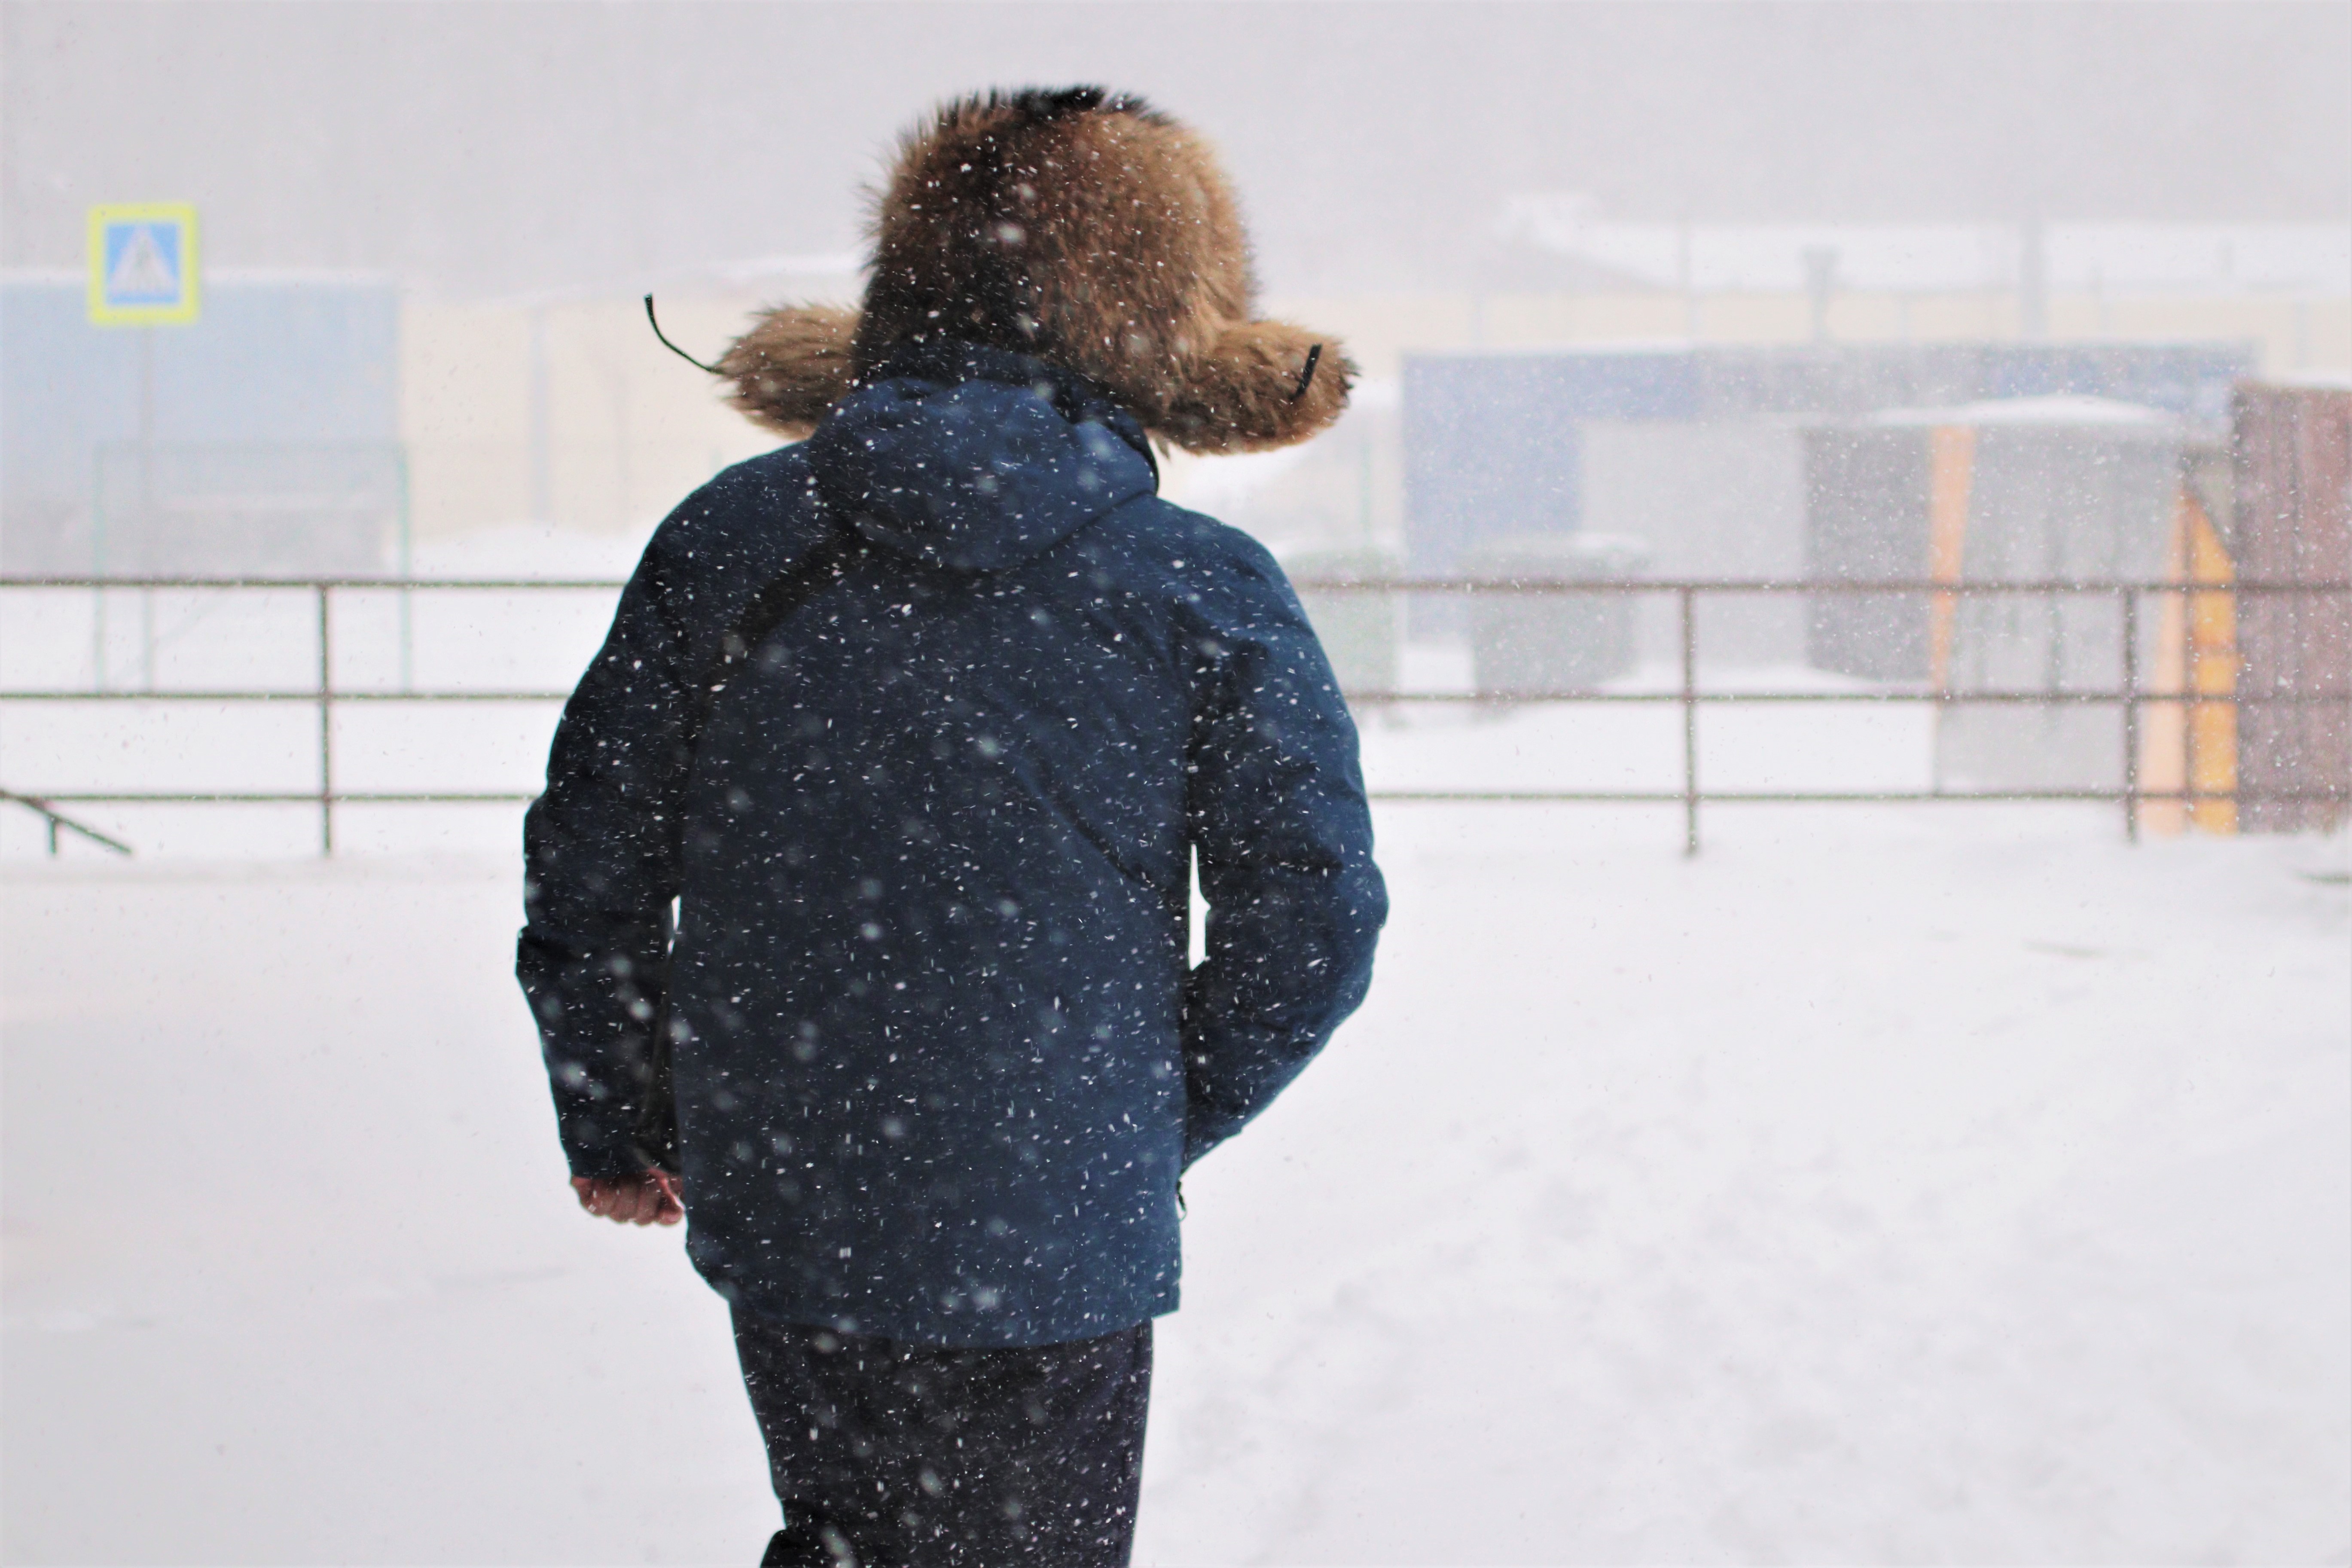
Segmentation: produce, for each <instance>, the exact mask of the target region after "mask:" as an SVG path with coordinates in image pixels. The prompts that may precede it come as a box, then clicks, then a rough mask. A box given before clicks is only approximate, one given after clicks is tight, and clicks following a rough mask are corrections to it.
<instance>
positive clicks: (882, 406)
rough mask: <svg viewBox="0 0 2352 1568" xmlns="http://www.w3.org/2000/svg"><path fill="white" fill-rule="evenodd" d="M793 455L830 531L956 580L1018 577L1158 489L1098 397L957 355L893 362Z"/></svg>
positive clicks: (1011, 363) (916, 351)
mask: <svg viewBox="0 0 2352 1568" xmlns="http://www.w3.org/2000/svg"><path fill="white" fill-rule="evenodd" d="M806 451H807V453H808V459H809V465H810V469H811V472H812V473H813V474H814V478H815V480H816V488H817V493H818V495H819V496H820V497H822V498H823V500H824V503H825V505H826V507H827V508H828V509H829V510H832V511H833V513H834V514H835V516H836V517H839V518H841V519H843V520H844V521H846V522H848V524H849V525H850V526H851V527H853V528H855V529H856V531H857V532H858V533H859V534H860V535H861V536H862V537H864V538H866V539H867V540H870V541H872V542H874V543H877V544H879V545H882V546H884V547H886V548H887V549H890V550H893V551H896V552H898V553H899V554H901V555H905V556H908V557H910V558H911V559H913V560H916V561H920V562H924V563H929V564H930V565H933V566H942V567H946V568H948V569H950V570H951V571H957V572H994V571H1002V570H1003V569H1004V568H1006V567H1010V566H1015V565H1018V564H1020V563H1022V562H1024V561H1027V560H1029V559H1030V558H1031V557H1033V556H1035V555H1037V554H1040V553H1042V552H1045V551H1046V550H1049V549H1051V548H1053V547H1054V546H1055V545H1056V544H1058V543H1060V542H1062V541H1063V540H1065V539H1067V538H1068V537H1069V536H1070V535H1071V534H1073V533H1076V531H1078V530H1080V529H1082V528H1084V527H1086V526H1087V524H1088V523H1090V522H1093V521H1095V520H1096V519H1097V518H1099V517H1102V516H1105V515H1106V514H1108V512H1110V511H1111V510H1114V509H1116V508H1118V507H1119V506H1122V505H1124V504H1126V503H1127V502H1128V501H1130V500H1134V499H1135V498H1136V497H1138V496H1140V495H1149V494H1150V493H1151V492H1152V491H1153V490H1155V489H1158V488H1159V480H1160V475H1159V470H1158V467H1157V465H1156V464H1154V462H1153V461H1152V459H1151V455H1150V440H1149V438H1148V437H1146V436H1145V434H1144V432H1143V428H1142V426H1139V425H1138V424H1137V423H1136V421H1135V420H1134V418H1133V417H1132V416H1129V414H1127V413H1126V412H1125V411H1124V410H1123V409H1121V408H1120V407H1119V406H1118V404H1116V403H1115V402H1113V401H1112V400H1111V398H1110V397H1109V396H1108V395H1107V394H1106V393H1104V392H1103V390H1102V389H1101V388H1100V387H1098V386H1096V385H1094V384H1091V383H1089V382H1087V380H1086V378H1084V377H1083V376H1079V375H1076V374H1073V373H1071V372H1069V371H1066V370H1062V369H1059V368H1057V367H1055V366H1052V365H1049V364H1047V363H1045V362H1044V361H1042V360H1038V359H1034V358H1031V357H1029V356H1027V355H1024V354H1016V353H1006V352H1004V351H1003V350H1001V349H991V348H985V347H982V346H979V345H975V344H970V343H936V344H930V345H914V346H910V347H909V348H908V349H906V350H904V351H902V352H901V353H898V354H897V355H895V356H893V358H892V359H891V360H890V361H889V362H888V363H887V364H886V365H885V366H884V367H883V370H882V374H881V376H880V377H879V379H877V381H875V382H874V383H873V384H871V385H868V386H866V387H865V388H863V389H862V390H860V391H857V392H855V393H852V394H851V395H849V396H847V397H845V398H844V399H843V400H842V401H841V402H840V403H838V404H836V405H835V406H834V409H833V411H832V413H830V414H829V415H827V416H825V418H824V421H823V422H822V423H821V424H819V425H818V426H817V428H816V432H815V434H814V435H813V436H812V437H810V438H809V441H808V445H807V447H806Z"/></svg>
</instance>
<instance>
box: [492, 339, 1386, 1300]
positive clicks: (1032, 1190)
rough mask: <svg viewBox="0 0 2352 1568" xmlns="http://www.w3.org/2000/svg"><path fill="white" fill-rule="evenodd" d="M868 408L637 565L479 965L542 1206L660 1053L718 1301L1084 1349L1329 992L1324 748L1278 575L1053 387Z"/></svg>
mask: <svg viewBox="0 0 2352 1568" xmlns="http://www.w3.org/2000/svg"><path fill="white" fill-rule="evenodd" d="M890 369H891V371H892V372H893V373H894V374H892V375H891V376H890V377H889V378H888V379H885V380H882V381H880V382H878V383H877V384H873V385H870V386H868V387H867V388H866V389H864V390H862V391H859V392H857V393H856V394H854V395H851V396H850V397H848V398H847V399H845V401H844V402H843V403H841V404H840V405H838V406H837V407H836V408H835V410H834V412H833V413H832V414H831V415H830V416H828V417H827V418H826V420H825V421H824V424H823V425H821V426H819V427H818V429H817V432H816V434H815V435H814V436H813V437H811V438H810V439H809V440H807V441H806V442H804V443H803V444H801V445H799V446H796V447H786V448H784V449H782V450H781V451H778V452H774V453H772V454H770V455H769V456H766V457H763V458H755V459H753V460H752V461H750V462H747V463H742V464H740V465H738V466H737V467H735V468H730V469H728V470H727V471H725V472H724V473H722V474H720V475H719V477H718V478H716V479H713V480H711V481H710V483H709V484H708V485H706V486H704V487H703V488H702V489H700V490H698V491H697V492H696V493H695V495H694V496H693V497H691V498H690V499H689V500H688V501H687V502H686V503H685V504H684V505H683V506H681V507H680V508H678V510H677V511H676V512H675V513H674V514H672V516H671V517H670V518H669V519H668V521H666V522H665V523H663V525H662V527H661V529H660V530H659V531H657V532H656V534H655V535H654V538H653V542H651V544H650V545H649V546H648V547H647V548H646V554H645V558H644V561H643V562H642V563H641V564H640V565H639V566H638V568H637V572H636V574H635V578H634V579H633V580H632V581H631V582H630V584H629V586H628V589H627V591H626V592H625V594H624V595H622V598H621V604H620V609H619V613H618V615H617V616H615V618H614V624H613V628H612V632H611V635H610V637H608V639H607V641H606V642H605V645H604V649H603V651H602V652H601V653H600V654H598V656H597V658H596V660H595V662H594V663H593V665H592V666H591V667H590V668H589V670H588V672H587V674H586V676H585V677H583V679H582V680H581V683H580V687H579V689H578V690H577V691H576V692H575V693H574V694H573V696H572V700H571V703H570V705H569V706H568V707H567V708H566V709H565V710H564V715H563V721H562V727H561V728H560V730H559V731H557V734H556V739H555V746H554V752H553V755H552V756H551V759H550V761H549V763H548V781H547V792H546V794H545V795H541V797H540V799H539V801H538V803H537V804H536V805H533V806H532V807H531V810H530V818H529V822H528V826H527V827H526V830H525V834H526V854H527V858H528V875H529V886H528V893H527V910H528V915H529V923H528V924H527V925H526V926H525V928H524V930H523V933H522V940H521V950H520V965H519V967H520V974H521V978H522V982H523V986H524V990H525V992H526V993H527V994H528V995H529V996H530V1002H531V1005H532V1007H533V1009H534V1011H535V1012H536V1014H537V1016H538V1018H539V1021H540V1025H541V1031H542V1034H543V1037H544V1041H545V1046H546V1054H547V1063H548V1067H549V1070H550V1073H551V1077H552V1079H553V1084H554V1091H555V1102H556V1110H557V1114H558V1118H559V1121H560V1123H561V1127H562V1137H563V1142H564V1146H565V1149H566V1152H568V1153H569V1155H570V1157H571V1161H572V1170H573V1173H575V1174H581V1175H598V1174H613V1173H622V1172H627V1171H635V1170H638V1169H641V1168H643V1165H644V1164H645V1163H646V1162H645V1158H644V1156H643V1154H642V1152H641V1150H642V1149H643V1147H644V1145H643V1143H642V1142H641V1138H642V1129H641V1127H640V1126H639V1119H640V1117H641V1115H642V1113H643V1110H644V1108H645V1104H646V1100H647V1098H648V1089H647V1082H648V1079H649V1075H650V1074H651V1072H652V1071H653V1068H652V1063H653V1061H654V1052H653V1050H652V1044H653V1039H654V1035H655V1031H656V1029H657V1028H658V1029H659V1030H660V1031H661V1033H662V1034H663V1036H664V1037H666V1038H667V1041H668V1043H669V1046H670V1056H671V1060H672V1063H673V1068H674V1075H675V1076H674V1092H675V1100H676V1117H677V1156H678V1159H679V1162H680V1165H681V1168H682V1173H683V1175H684V1178H685V1186H686V1194H687V1210H688V1226H689V1231H688V1237H689V1239H688V1250H689V1252H690V1254H691V1256H692V1258H693V1259H694V1262H695V1264H696V1266H697V1267H698V1268H699V1269H701V1271H702V1272H703V1274H704V1275H705V1276H706V1277H707V1278H708V1279H709V1280H710V1281H711V1282H712V1283H713V1284H714V1285H716V1286H717V1287H718V1288H719V1290H720V1291H721V1292H722V1293H725V1294H726V1295H728V1296H729V1297H730V1299H732V1300H738V1301H740V1303H741V1304H743V1305H744V1306H747V1307H749V1308H751V1310H754V1311H757V1312H760V1313H762V1314H765V1315H767V1316H770V1317H772V1318H775V1319H779V1320H782V1321H790V1322H798V1323H811V1324H825V1325H831V1326H834V1327H835V1328H837V1329H839V1330H841V1331H845V1332H853V1333H862V1334H877V1335H881V1336H885V1337H887V1338H893V1339H900V1340H908V1341H914V1342H927V1343H934V1344H965V1345H1014V1344H1035V1343H1045V1342H1056V1341H1066V1340H1075V1339H1083V1338H1087V1337H1090V1336H1093V1335H1097V1334H1101V1333H1106V1332H1108V1331H1113V1330H1116V1329H1120V1328H1124V1327H1129V1326H1131V1325H1133V1324H1135V1323H1138V1322H1140V1321H1143V1320H1144V1319H1145V1318H1147V1317H1150V1316H1152V1315H1154V1314H1157V1313H1160V1312H1166V1311H1169V1310H1172V1309H1173V1308H1174V1307H1175V1305H1176V1299H1177V1267H1178V1245H1177V1213H1176V1180H1177V1176H1178V1174H1179V1173H1180V1172H1181V1169H1182V1167H1183V1166H1184V1165H1185V1164H1187V1163H1190V1162H1191V1161H1192V1160H1194V1159H1197V1158H1198V1157H1199V1156H1200V1155H1201V1154H1202V1152H1204V1151H1206V1150H1207V1149H1209V1148H1211V1147H1213V1145H1214V1144H1216V1143H1217V1142H1219V1141H1220V1140H1221V1139H1223V1138H1226V1137H1228V1136H1230V1135H1231V1134H1232V1133H1233V1132H1234V1131H1235V1130H1236V1129H1238V1128H1239V1127H1240V1126H1241V1125H1242V1124H1243V1123H1244V1121H1248V1120H1249V1119H1250V1117H1252V1116H1253V1115H1255V1113H1256V1112H1257V1111H1259V1110H1262V1109H1264V1107H1265V1104H1266V1103H1267V1102H1268V1101H1269V1100H1271V1099H1273V1097H1274V1096H1275V1095H1276V1093H1277V1092H1278V1091H1279V1090H1280V1089H1282V1088H1283V1086H1284V1085H1285V1084H1286V1083H1288V1082H1289V1081H1290V1079H1292V1078H1293V1077H1294V1076H1295V1075H1296V1074H1297V1072H1298V1070H1299V1069H1300V1068H1301V1067H1303V1066H1304V1065H1305V1064H1306V1062H1307V1059H1308V1058H1310V1057H1312V1056H1313V1055H1314V1054H1315V1053H1316V1051H1317V1050H1318V1049H1319V1048H1320V1047H1322V1045H1323V1043H1324V1042H1325V1041H1326V1040H1327V1039H1328V1037H1330V1034H1331V1031H1332V1029H1333V1028H1334V1027H1335V1026H1338V1024H1339V1021H1340V1020H1341V1019H1343V1018H1345V1017H1346V1016H1348V1014H1349V1012H1351V1011H1352V1010H1353V1009H1354V1008H1355V1007H1356V1005H1357V1004H1358V1003H1359V1002H1360V1000H1361V999H1362V998H1363V995H1364V991H1365V987H1366V985H1367V984H1368V983H1369V981H1370V973H1371V961H1372V945H1373V942H1374V939H1375V937H1376V935H1377V933H1378V931H1379V929H1380V926H1381V921H1382V919H1383V918H1384V916H1385V914H1386V910H1387V902H1386V895H1385V893H1384V892H1383V890H1382V888H1381V878H1380V874H1379V872H1378V871H1377V870H1376V869H1375V868H1374V867H1373V865H1372V858H1371V850H1372V836H1371V826H1370V818H1369V816H1368V814H1367V812H1366V808H1365V804H1364V791H1363V784H1362V781H1361V778H1360V773H1359V770H1358V766H1357V759H1356V735H1355V730H1354V727H1353V725H1352V724H1351V723H1350V721H1349V716H1348V711H1347V709H1346V708H1345V707H1344V706H1343V705H1342V704H1341V701H1340V699H1339V689H1338V686H1337V683H1336V682H1335V680H1334V679H1333V678H1332V674H1331V670H1330V667H1329V665H1328V663H1327V662H1326V660H1325V658H1324V656H1323V652H1322V649H1321V648H1320V647H1318V644H1317V642H1316V640H1315V637H1314V634H1313V633H1312V632H1311V631H1309V630H1308V628H1307V621H1306V619H1305V617H1304V616H1303V615H1302V614H1301V613H1300V610H1299V606H1298V601H1297V598H1296V597H1295V596H1294V595H1292V593H1291V591H1290V588H1289V586H1288V584H1286V582H1285V580H1284V578H1283V575H1282V573H1281V571H1280V570H1279V569H1278V568H1277V567H1276V565H1275V563H1274V561H1273V559H1272V558H1271V557H1270V556H1269V555H1268V554H1267V553H1266V552H1265V550H1264V549H1262V548H1261V547H1260V546H1259V545H1257V544H1256V543H1255V542H1253V541H1251V540H1250V539H1249V538H1247V537H1246V536H1245V535H1243V534H1241V533H1239V532H1236V531H1234V530H1232V529H1229V528H1226V527H1223V525H1221V524H1219V523H1216V522H1214V521H1211V520H1210V519H1208V518H1205V517H1202V516H1200V515H1198V514H1196V513H1193V512H1189V511H1185V510H1181V509H1180V508H1178V507H1174V506H1171V505H1170V504H1168V503H1167V502H1165V501H1162V500H1160V499H1159V497H1158V494H1157V493H1156V492H1157V474H1156V470H1155V468H1154V465H1153V463H1152V461H1151V458H1150V447H1149V445H1148V444H1147V442H1146V440H1145V438H1144V436H1143V433H1142V431H1141V430H1140V429H1139V427H1138V426H1136V424H1135V423H1134V421H1133V420H1132V419H1130V418H1129V416H1127V415H1126V414H1125V413H1124V412H1122V411H1121V410H1119V409H1118V408H1117V407H1115V406H1113V405H1111V404H1110V403H1108V401H1107V400H1105V399H1104V398H1103V397H1102V396H1101V395H1099V394H1097V392H1095V391H1094V390H1093V389H1092V388H1091V387H1090V385H1089V384H1086V383H1084V382H1082V381H1080V380H1078V379H1076V378H1074V377H1072V376H1070V375H1067V374H1063V373H1060V372H1058V371H1055V370H1054V369H1051V368H1049V367H1047V366H1046V365H1045V364H1043V363H1040V362H1037V361H1034V360H1030V359H1025V358H1022V357H1020V356H1017V355H1012V354H1007V353H1001V352H998V351H992V350H980V349H971V348H966V347H961V346H959V345H946V346H934V347H933V348H931V349H930V350H928V351H923V350H916V351H910V352H909V353H908V354H907V355H905V356H903V357H902V358H901V359H900V360H898V361H896V362H894V363H893V364H892V365H891V367H890ZM763 591H764V592H765V593H766V595H768V596H767V598H766V600H765V601H764V603H765V604H766V605H767V606H768V607H767V609H766V611H765V612H757V611H754V609H753V608H752V605H753V604H754V601H755V600H756V599H758V598H759V596H760V595H761V594H762V593H763ZM779 605H782V609H781V612H779V610H778V606H779ZM762 613H764V614H765V615H767V616H771V617H772V616H775V615H776V614H778V613H781V615H782V619H781V621H780V622H778V623H776V624H774V625H773V629H772V630H770V631H767V632H766V633H765V635H764V636H761V614H762ZM747 622H748V630H749V633H750V638H751V641H753V642H754V643H755V646H751V647H730V638H735V639H737V640H738V641H739V642H740V640H741V639H742V632H743V629H744V628H746V626H747ZM730 653H732V654H734V655H736V657H734V658H730V657H729V656H730ZM1190 858H1197V862H1198V868H1199V877H1200V883H1201V887H1202V892H1203V895H1204V897H1205V898H1206V900H1207V902H1208V905H1209V917H1208V929H1207V931H1206V935H1205V942H1206V947H1207V954H1208V956H1207V961H1206V962H1205V963H1202V965H1201V966H1200V967H1198V968H1192V969H1189V970H1188V966H1187V960H1186V941H1187V934H1186V933H1187V921H1188V919H1189V913H1188V859H1190ZM672 900H677V905H676V908H677V927H676V931H675V934H674V936H673V932H672V929H671V910H672Z"/></svg>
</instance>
